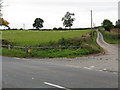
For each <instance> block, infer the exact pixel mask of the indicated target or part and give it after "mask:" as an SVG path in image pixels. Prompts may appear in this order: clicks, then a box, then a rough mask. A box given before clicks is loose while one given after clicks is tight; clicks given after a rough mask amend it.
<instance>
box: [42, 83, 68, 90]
mask: <svg viewBox="0 0 120 90" xmlns="http://www.w3.org/2000/svg"><path fill="white" fill-rule="evenodd" d="M44 84H47V85H50V86H53V87H57V88H61V89H65V90H70V89H67V88H65V87H63V86H59V85H56V84H52V83H48V82H44Z"/></svg>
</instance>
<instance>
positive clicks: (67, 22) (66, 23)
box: [62, 12, 75, 28]
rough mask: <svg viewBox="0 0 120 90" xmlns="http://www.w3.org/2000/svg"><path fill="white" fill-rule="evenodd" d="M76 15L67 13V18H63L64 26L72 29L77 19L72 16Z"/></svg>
mask: <svg viewBox="0 0 120 90" xmlns="http://www.w3.org/2000/svg"><path fill="white" fill-rule="evenodd" d="M74 15H75V14H74V13H69V12H67V13H66V14H65V16H64V17H63V18H62V21H63V26H65V27H70V28H71V26H72V25H73V21H74V20H75V18H72V17H71V16H74Z"/></svg>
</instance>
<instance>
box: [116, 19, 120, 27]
mask: <svg viewBox="0 0 120 90" xmlns="http://www.w3.org/2000/svg"><path fill="white" fill-rule="evenodd" d="M115 27H116V28H120V19H118V21H116V25H115Z"/></svg>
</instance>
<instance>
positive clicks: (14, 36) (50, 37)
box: [2, 30, 91, 46]
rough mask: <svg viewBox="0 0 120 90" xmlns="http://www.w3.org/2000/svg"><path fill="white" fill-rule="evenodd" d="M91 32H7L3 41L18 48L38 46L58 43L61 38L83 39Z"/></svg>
mask: <svg viewBox="0 0 120 90" xmlns="http://www.w3.org/2000/svg"><path fill="white" fill-rule="evenodd" d="M89 32H91V30H75V31H31V30H5V31H2V39H4V40H8V41H10V42H12V43H13V44H14V45H16V46H38V45H39V44H41V43H46V42H50V41H53V42H57V41H58V40H60V39H61V38H65V39H67V38H74V37H81V36H82V35H84V34H87V33H89Z"/></svg>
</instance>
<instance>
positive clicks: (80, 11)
mask: <svg viewBox="0 0 120 90" xmlns="http://www.w3.org/2000/svg"><path fill="white" fill-rule="evenodd" d="M118 1H119V0H3V2H4V3H3V4H4V5H5V7H4V8H3V17H4V19H5V20H7V21H9V22H10V27H11V28H23V24H25V28H33V26H32V24H33V22H34V20H35V18H42V19H43V20H44V21H45V22H44V28H53V27H63V24H62V23H63V22H62V21H61V19H62V17H63V16H64V15H65V14H66V12H67V11H69V12H71V13H75V16H74V17H75V19H76V20H75V21H74V25H73V27H79V28H82V27H90V10H93V21H94V23H95V25H96V26H98V25H101V23H102V21H103V20H104V19H110V20H111V21H112V22H113V23H114V24H115V21H116V20H117V19H118Z"/></svg>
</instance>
